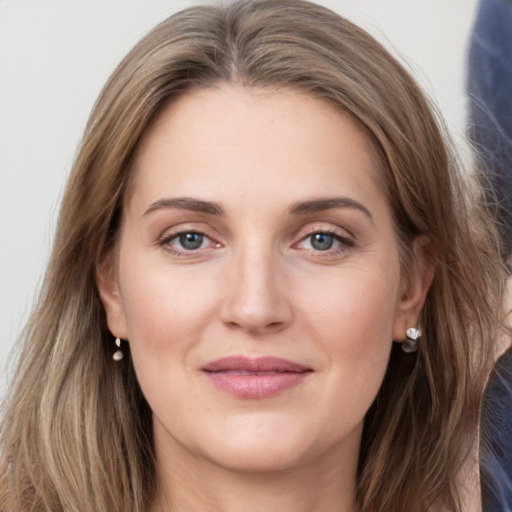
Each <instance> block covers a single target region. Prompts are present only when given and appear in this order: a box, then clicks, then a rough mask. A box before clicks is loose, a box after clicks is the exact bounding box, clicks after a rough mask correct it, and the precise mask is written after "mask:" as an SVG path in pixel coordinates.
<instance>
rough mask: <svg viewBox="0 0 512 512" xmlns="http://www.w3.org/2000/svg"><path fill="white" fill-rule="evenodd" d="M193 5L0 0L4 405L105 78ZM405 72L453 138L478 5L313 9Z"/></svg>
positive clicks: (386, 2) (417, 2) (389, 1)
mask: <svg viewBox="0 0 512 512" xmlns="http://www.w3.org/2000/svg"><path fill="white" fill-rule="evenodd" d="M193 3H197V2H192V1H177V0H167V1H163V0H138V1H134V0H122V1H120V0H118V1H114V0H0V397H1V396H2V395H3V393H4V391H5V389H6V388H5V386H6V379H7V378H8V377H7V375H8V372H5V371H4V368H7V361H8V355H9V352H10V350H11V348H12V347H13V346H14V342H15V339H16V336H17V335H18V333H19V331H20V329H21V328H22V326H23V323H24V321H25V320H26V318H27V316H28V313H29V311H30V308H31V306H32V302H33V298H34V295H35V293H36V290H37V289H38V286H39V284H40V282H41V279H42V274H43V271H44V267H45V263H46V260H47V257H48V254H49V250H50V246H51V240H52V236H53V232H54V220H55V218H56V215H57V211H58V204H59V199H60V195H61V192H62V189H63V185H64V182H65V179H66V175H67V173H68V171H69V169H70V167H71V162H72V160H73V155H74V152H75V149H76V146H77V143H78V140H79V138H80V134H81V130H82V129H83V127H84V126H85V122H86V118H87V115H88V112H89V111H90V109H91V107H92V104H93V102H94V100H95V98H96V96H97V95H98V93H99V91H100V89H101V87H102V85H103V84H104V82H105V81H106V79H107V77H108V75H109V74H110V73H111V72H112V71H113V69H114V67H115V65H116V64H117V63H118V62H119V60H120V59H121V58H122V57H123V56H124V54H125V53H126V52H127V51H128V50H129V49H130V48H131V47H132V46H133V44H135V42H136V41H137V40H138V39H140V37H141V36H142V35H143V34H144V33H145V32H147V31H148V30H149V29H150V28H151V27H152V26H153V25H155V24H156V23H157V22H158V21H160V20H162V19H163V18H164V17H166V16H168V15H169V14H171V13H173V12H174V11H176V10H179V9H181V8H184V7H186V6H188V5H191V4H193ZM319 3H322V4H324V5H326V6H327V7H330V8H332V9H334V10H336V11H338V12H339V13H340V14H342V15H345V16H347V17H348V18H350V19H352V20H353V21H355V22H356V23H358V24H360V25H362V26H363V27H365V28H367V29H368V30H369V31H370V32H372V33H373V34H374V35H375V36H376V37H377V38H378V39H380V40H381V41H382V42H384V43H385V44H386V45H387V46H388V47H391V49H392V50H393V51H394V53H395V54H398V55H400V56H401V57H402V58H403V59H405V60H406V61H407V63H408V66H409V68H410V69H411V70H412V72H413V74H414V75H415V76H416V77H417V78H418V80H419V81H420V82H421V83H422V84H423V85H424V87H425V88H426V89H427V90H428V92H429V94H431V95H432V96H433V97H434V99H435V100H436V101H437V103H438V104H439V105H440V108H441V110H442V111H443V113H444V114H445V117H446V118H447V120H448V124H449V126H450V127H451V128H452V129H453V130H454V131H455V132H457V133H462V132H463V129H464V117H465V97H464V93H463V89H464V65H465V60H466V45H467V38H468V34H469V30H470V27H471V23H472V19H473V16H474V11H475V8H476V0H330V1H320V2H319Z"/></svg>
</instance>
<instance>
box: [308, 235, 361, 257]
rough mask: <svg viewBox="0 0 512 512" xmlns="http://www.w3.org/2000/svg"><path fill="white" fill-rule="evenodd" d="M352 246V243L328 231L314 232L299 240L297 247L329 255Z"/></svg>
mask: <svg viewBox="0 0 512 512" xmlns="http://www.w3.org/2000/svg"><path fill="white" fill-rule="evenodd" d="M353 246H354V242H352V241H351V240H350V239H348V238H345V237H343V236H341V235H338V234H337V233H330V232H329V231H316V232H313V233H311V234H309V235H307V236H306V237H305V238H303V239H302V240H301V242H300V243H299V244H298V247H300V248H301V249H306V250H307V251H313V252H327V253H329V254H332V253H338V252H343V251H345V250H347V249H349V248H351V247H353Z"/></svg>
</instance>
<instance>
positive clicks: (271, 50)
mask: <svg viewBox="0 0 512 512" xmlns="http://www.w3.org/2000/svg"><path fill="white" fill-rule="evenodd" d="M220 82H230V83H237V84H240V85H242V86H245V87H249V88H250V87H269V86H270V87H272V86H288V87H292V88H295V89H299V90H301V91H305V92H307V93H309V94H312V95H315V96H316V97H319V98H323V99H324V100H325V101H327V102H329V103H330V104H332V105H334V106H335V107H336V108H340V109H343V110H344V111H345V112H349V113H350V114H351V115H352V116H353V118H354V119H356V120H357V121H358V123H360V124H361V125H362V126H363V127H364V130H365V131H366V133H367V136H368V138H369V139H370V141H371V142H372V144H373V146H374V148H375V151H376V152H377V154H378V156H379V160H380V167H381V169H380V170H381V175H382V182H383V187H384V188H385V191H386V193H387V196H388V199H389V203H390V205H391V209H392V212H393V218H394V222H395V231H396V235H397V239H398V240H399V245H400V251H401V257H402V264H403V268H404V269H405V268H407V262H408V261H409V258H410V251H411V247H412V242H413V240H414V239H415V238H416V237H417V236H419V235H425V236H427V237H428V238H429V239H430V240H431V241H432V242H433V244H434V246H435V251H432V254H430V257H431V258H432V260H433V262H434V264H435V268H436V271H435V277H434V280H433V284H432V287H431V289H430V292H429V294H428V296H427V300H426V303H425V306H424V308H423V310H422V313H421V318H420V324H421V327H422V329H423V336H422V339H421V343H420V348H419V351H418V353H417V354H416V355H412V356H411V355H410V354H405V353H404V352H403V351H401V350H399V348H396V347H395V348H394V349H393V351H392V354H391V359H390V363H389V369H388V372H387V374H386V377H385V379H384V382H383V385H382V388H381V390H380V392H379V394H378V396H377V399H376V401H375V403H374V404H373V406H372V407H371V409H370V411H369V412H368V414H367V418H366V422H365V428H364V433H363V440H362V446H361V453H360V460H359V474H358V489H357V497H358V504H359V507H360V509H361V510H362V511H372V512H373V511H376V510H379V511H381V512H396V511H402V510H414V511H415V512H422V511H426V510H431V509H434V508H435V509H437V508H439V507H445V508H446V510H451V511H460V503H459V502H460V496H459V494H460V492H459V491H460V489H459V487H458V483H457V482H458V480H457V473H458V471H459V469H460V467H461V464H462V461H463V459H464V457H465V455H466V454H467V452H468V450H469V447H470V446H471V445H472V442H473V440H474V433H475V430H476V422H477V414H478V397H479V396H480V393H481V388H482V383H483V377H484V375H485V371H486V370H487V369H488V365H489V362H490V356H491V354H492V347H493V337H494V334H495V330H496V322H497V316H498V313H497V312H498V311H499V310H500V309H499V304H500V300H501V294H502V283H503V280H504V279H503V271H502V268H501V266H500V264H499V253H498V248H497V244H496V240H495V235H494V228H493V226H492V224H491V222H490V220H489V219H488V217H487V215H486V212H485V211H483V210H482V209H480V207H479V206H478V204H479V203H478V197H477V195H476V194H477V191H476V189H475V188H473V186H472V185H471V180H470V178H469V177H468V178H467V179H463V178H462V177H461V175H460V172H459V168H458V165H457V159H456V158H455V156H454V154H453V152H452V151H451V149H450V147H451V146H450V144H449V143H448V142H447V137H446V134H445V133H444V130H443V128H442V124H441V122H440V121H439V119H438V118H437V116H436V114H435V110H434V109H433V108H432V106H431V105H429V103H428V101H427V100H426V99H425V97H424V95H423V94H422V92H421V91H420V89H419V88H418V86H417V85H416V84H415V82H414V81H413V79H412V78H411V77H410V76H409V74H408V73H407V72H406V71H405V70H404V68H403V67H402V66H401V65H400V64H399V63H398V62H397V61H396V60H395V59H394V58H393V57H392V56H391V55H390V54H389V53H388V52H387V51H386V50H385V49H384V48H383V47H382V46H381V45H380V44H378V43H377V42H376V41H375V40H374V39H373V38H371V37H370V36H369V35H368V34H367V33H366V32H364V31H363V30H361V29H359V28H358V27H356V26H354V25H353V24H352V23H350V22H348V21H347V20H345V19H343V18H341V17H339V16H337V15H336V14H334V13H333V12H331V11H329V10H327V9H325V8H323V7H320V6H317V5H314V4H311V3H308V2H305V1H301V0H262V1H260V0H256V1H243V2H236V3H231V4H229V5H226V6H223V7H214V6H204V7H196V8H191V9H187V10H185V11H182V12H180V13H178V14H175V15H174V16H171V17H170V18H168V19H167V20H165V21H164V22H163V23H161V24H160V25H158V26H157V27H156V28H155V29H154V30H153V31H151V32H150V33H149V34H148V35H147V36H145V37H144V38H143V39H142V40H141V41H140V42H139V43H138V44H137V45H136V46H135V48H134V49H133V50H132V51H131V52H130V53H129V54H128V56H127V57H126V58H125V59H124V60H123V61H122V62H121V64H120V65H119V67H118V68H117V69H116V71H115V72H114V73H113V75H112V76H111V78H110V79H109V81H108V83H107V84H106V86H105V88H104V89H103V91H102V93H101V95H100V97H99V99H98V101H97V103H96V105H95V107H94V109H93V111H92V114H91V117H90V119H89V122H88V125H87V127H86V130H85V133H84V136H83V140H82V143H81V146H80V149H79V152H78V155H77V158H76V161H75V164H74V166H73V169H72V172H71V176H70V178H69V182H68V185H67V189H66V192H65V196H64V199H63V202H62V207H61V211H60V217H59V221H58V227H57V231H56V236H55V241H54V248H53V252H52V257H51V261H50V264H49V267H48V270H47V273H46V276H45V280H44V284H43V287H42V291H41V295H40V298H39V301H38V303H37V306H36V308H35V310H34V312H33V314H32V316H31V318H30V321H29V323H28V325H27V327H26V329H25V331H24V334H23V336H22V338H23V340H24V349H23V352H22V355H21V358H20V362H19V367H18V370H17V372H16V375H15V377H14V379H13V383H12V386H11V389H10V392H9V395H8V397H7V399H6V402H5V405H4V411H3V415H4V418H3V423H2V427H1V434H0V436H1V438H0V442H1V447H0V449H1V455H0V475H1V476H2V479H3V483H2V486H1V492H0V504H1V503H2V500H3V501H4V503H3V504H1V506H2V507H3V510H4V511H5V512H11V511H16V512H18V511H21V510H27V511H28V510H30V511H38V512H39V511H48V512H49V511H51V512H58V511H72V510H73V511H79V512H115V511H119V512H126V511H128V510H129V511H133V512H143V511H144V510H146V508H147V506H148V503H149V502H150V500H151V496H152V493H153V491H154V474H155V463H154V453H153V442H152V419H151V411H150V409H149V407H148V405H147V403H146V401H145V400H144V398H143V396H142V394H141V392H140V389H139V387H138V384H137V381H136V377H135V374H134V371H133V367H132V365H131V362H130V360H128V361H124V362H123V363H122V364H116V363H113V362H112V351H113V349H114V346H113V338H112V336H111V334H110V333H109V331H108V329H107V326H106V322H105V314H104V311H103V308H102V305H101V302H100V299H99V296H98V292H97V289H96V283H95V270H96V265H97V263H98V262H99V261H100V260H101V258H102V256H103V255H104V254H106V252H107V251H108V250H109V249H111V248H112V246H113V244H114V243H115V240H116V233H117V230H118V227H119V222H120V212H121V210H122V207H123V199H124V197H125V192H126V187H127V183H128V180H129V177H130V163H131V160H132V157H133V154H134V151H135V150H136V148H137V145H138V142H139V140H140V139H141V136H142V134H143V133H144V131H145V129H146V128H147V126H148V124H149V123H150V122H151V120H152V119H153V118H154V117H155V115H156V114H157V113H158V112H159V111H160V110H161V109H162V106H163V105H164V104H165V103H166V102H167V101H169V99H170V98H172V97H173V96H176V95H178V94H180V93H182V92H183V91H185V90H188V89H190V88H192V87H202V86H210V85H212V84H215V83H220ZM341 463H342V461H340V464H341Z"/></svg>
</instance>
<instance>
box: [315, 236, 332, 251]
mask: <svg viewBox="0 0 512 512" xmlns="http://www.w3.org/2000/svg"><path fill="white" fill-rule="evenodd" d="M309 239H310V243H311V247H312V248H313V249H315V250H317V251H327V250H329V249H331V248H332V246H333V245H334V242H335V239H334V237H333V236H332V235H329V234H328V233H314V234H312V235H310V236H309Z"/></svg>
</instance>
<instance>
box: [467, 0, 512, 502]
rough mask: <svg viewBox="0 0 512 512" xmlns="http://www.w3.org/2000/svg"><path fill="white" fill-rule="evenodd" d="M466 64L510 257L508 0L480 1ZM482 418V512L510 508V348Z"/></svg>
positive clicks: (474, 134) (473, 131) (494, 206)
mask: <svg viewBox="0 0 512 512" xmlns="http://www.w3.org/2000/svg"><path fill="white" fill-rule="evenodd" d="M468 64H469V69H468V82H467V87H468V95H469V100H470V101H469V126H468V129H469V135H470V138H471V139H472V140H473V142H474V143H475V144H476V147H477V150H478V152H479V156H480V160H481V163H482V166H483V167H482V170H483V171H484V173H485V181H486V183H485V185H486V186H487V189H488V193H487V201H488V203H489V206H490V207H491V210H492V211H493V212H494V213H495V215H496V220H497V223H498V227H499V232H500V238H501V244H502V250H501V251H502V256H503V258H504V259H507V257H510V256H511V255H512V0H480V2H479V4H478V11H477V13H476V18H475V23H474V26H473V31H472V35H471V40H470V47H469V63H468ZM481 420H482V421H481V455H480V476H481V483H482V509H483V512H512V349H509V350H508V351H507V352H506V353H505V354H504V355H503V356H502V357H501V358H500V359H499V360H498V362H497V364H496V366H495V368H494V370H493V372H492V374H491V376H490V379H489V383H488V385H487V387H486V390H485V393H484V398H483V403H482V418H481Z"/></svg>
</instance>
